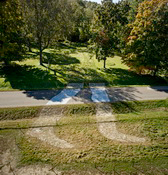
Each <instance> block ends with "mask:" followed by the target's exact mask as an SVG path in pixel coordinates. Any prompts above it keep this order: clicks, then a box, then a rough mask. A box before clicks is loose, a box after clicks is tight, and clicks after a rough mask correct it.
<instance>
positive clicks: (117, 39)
mask: <svg viewBox="0 0 168 175" xmlns="http://www.w3.org/2000/svg"><path fill="white" fill-rule="evenodd" d="M129 9H130V8H129V4H128V3H127V2H125V1H121V2H119V3H117V4H115V3H112V2H111V1H105V0H104V1H102V5H100V6H99V7H98V8H97V9H96V11H95V21H94V24H93V33H94V35H93V36H94V42H95V44H96V49H95V50H96V56H97V59H98V60H101V59H102V60H104V68H105V67H106V58H107V57H108V56H113V55H114V54H115V52H116V51H119V50H120V46H121V41H122V40H121V38H122V37H121V36H122V33H123V30H124V26H125V25H126V24H127V23H128V20H127V14H128V12H129ZM121 32H122V33H121Z"/></svg>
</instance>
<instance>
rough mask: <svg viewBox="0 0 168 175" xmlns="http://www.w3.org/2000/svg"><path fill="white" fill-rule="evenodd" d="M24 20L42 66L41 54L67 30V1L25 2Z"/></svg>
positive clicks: (41, 0)
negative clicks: (37, 50)
mask: <svg viewBox="0 0 168 175" xmlns="http://www.w3.org/2000/svg"><path fill="white" fill-rule="evenodd" d="M22 2H24V3H23V6H24V19H25V23H27V26H28V28H27V29H29V33H30V34H32V36H33V38H34V43H35V44H36V46H37V48H38V49H39V54H40V65H42V64H43V57H42V52H43V50H44V49H46V48H47V47H49V45H50V44H51V43H52V41H53V40H54V39H56V38H59V37H60V36H61V35H62V36H64V33H65V30H67V24H68V20H67V19H68V17H69V15H67V13H66V11H68V6H67V4H68V2H67V0H47V1H46V0H25V1H22Z"/></svg>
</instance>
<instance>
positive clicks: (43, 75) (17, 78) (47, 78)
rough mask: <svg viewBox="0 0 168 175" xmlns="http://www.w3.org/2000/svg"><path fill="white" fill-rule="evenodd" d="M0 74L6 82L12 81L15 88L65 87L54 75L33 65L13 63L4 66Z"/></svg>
mask: <svg viewBox="0 0 168 175" xmlns="http://www.w3.org/2000/svg"><path fill="white" fill-rule="evenodd" d="M0 74H1V76H3V77H4V78H5V81H6V82H7V81H9V82H10V84H11V86H12V88H13V89H20V90H32V89H33V90H35V89H52V88H60V87H63V84H62V83H61V82H60V81H59V80H57V78H56V77H55V76H54V75H51V74H49V73H48V71H45V70H42V69H39V68H35V67H33V66H27V65H18V64H12V65H10V66H4V67H2V69H1V72H0Z"/></svg>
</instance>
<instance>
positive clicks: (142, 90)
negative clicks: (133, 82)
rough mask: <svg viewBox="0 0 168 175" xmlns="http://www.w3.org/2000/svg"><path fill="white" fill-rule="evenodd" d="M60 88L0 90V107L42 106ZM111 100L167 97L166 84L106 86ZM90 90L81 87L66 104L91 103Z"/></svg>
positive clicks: (57, 92)
mask: <svg viewBox="0 0 168 175" xmlns="http://www.w3.org/2000/svg"><path fill="white" fill-rule="evenodd" d="M60 92H61V90H41V91H6V92H0V108H3V107H19V106H43V105H46V104H47V102H48V101H49V100H50V99H51V98H52V97H54V96H56V95H57V94H59V93H60ZM106 92H107V94H108V97H109V99H110V101H111V102H116V101H137V100H138V101H140V100H156V99H166V98H168V86H164V87H159V86H157V87H122V88H106ZM91 96H92V93H91V90H90V89H82V90H81V91H80V92H79V93H78V94H77V95H76V96H75V97H72V99H70V100H69V101H68V104H80V103H91V102H92V100H91Z"/></svg>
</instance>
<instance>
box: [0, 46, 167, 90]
mask: <svg viewBox="0 0 168 175" xmlns="http://www.w3.org/2000/svg"><path fill="white" fill-rule="evenodd" d="M25 58H26V59H25V60H24V61H22V62H14V63H13V65H11V66H10V67H2V66H1V68H0V90H12V89H20V90H33V89H58V88H63V87H64V86H65V85H66V84H68V83H69V82H84V83H85V85H87V84H88V83H89V82H105V83H106V85H108V86H132V85H137V86H138V85H166V82H165V81H164V80H163V79H161V78H158V77H157V78H156V77H155V78H154V77H151V76H149V75H138V74H136V73H134V72H131V71H129V68H128V67H127V66H126V65H124V64H122V63H121V58H120V57H118V56H115V57H113V58H108V59H107V64H106V65H107V66H106V67H107V69H106V70H104V69H103V68H102V67H103V62H102V61H100V62H98V61H97V60H96V58H95V55H93V54H91V53H90V52H89V49H88V48H87V47H86V46H82V45H75V44H71V45H69V44H60V45H59V46H57V47H56V48H50V49H46V50H44V52H43V59H44V60H43V61H44V63H45V64H44V65H45V66H46V67H47V66H48V60H49V62H50V68H51V69H53V70H54V71H55V73H56V74H54V71H51V70H48V68H45V67H42V66H40V65H39V56H38V50H36V49H33V50H32V52H29V53H27V55H25Z"/></svg>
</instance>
